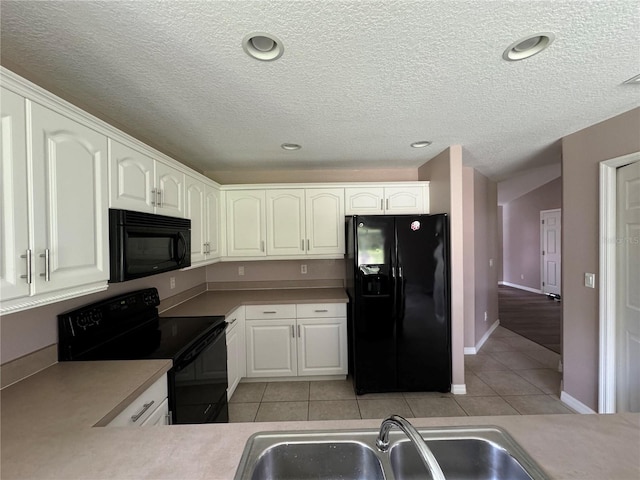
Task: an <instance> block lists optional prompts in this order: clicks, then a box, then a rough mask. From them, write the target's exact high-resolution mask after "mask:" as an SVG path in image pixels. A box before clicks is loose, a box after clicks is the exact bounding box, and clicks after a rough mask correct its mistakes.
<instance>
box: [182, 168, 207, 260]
mask: <svg viewBox="0 0 640 480" xmlns="http://www.w3.org/2000/svg"><path fill="white" fill-rule="evenodd" d="M185 186H186V199H185V206H186V217H187V218H189V219H190V220H191V264H192V265H193V264H195V263H200V262H203V261H204V260H205V258H206V252H207V248H206V245H205V244H206V241H205V238H204V234H205V228H204V224H205V222H206V218H205V208H204V196H205V193H204V183H202V182H201V181H200V180H197V179H195V178H192V177H189V176H187V180H186V184H185Z"/></svg>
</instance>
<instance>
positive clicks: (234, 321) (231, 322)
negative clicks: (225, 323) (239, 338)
mask: <svg viewBox="0 0 640 480" xmlns="http://www.w3.org/2000/svg"><path fill="white" fill-rule="evenodd" d="M236 320H237V318H234V319H233V320H231V321H230V322H229V325H233V324H234V323H236Z"/></svg>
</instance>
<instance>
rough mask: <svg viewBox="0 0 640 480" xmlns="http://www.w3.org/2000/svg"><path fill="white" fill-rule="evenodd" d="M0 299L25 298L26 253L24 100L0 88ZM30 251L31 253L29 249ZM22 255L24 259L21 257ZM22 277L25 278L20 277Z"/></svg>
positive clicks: (27, 293)
mask: <svg viewBox="0 0 640 480" xmlns="http://www.w3.org/2000/svg"><path fill="white" fill-rule="evenodd" d="M0 108H1V116H2V123H0V129H1V130H0V142H1V143H0V155H1V157H0V161H1V162H2V163H1V164H0V185H2V193H1V194H0V198H1V199H2V205H1V207H0V215H2V217H0V231H1V232H2V243H0V298H1V299H2V300H8V299H10V298H19V297H26V296H28V295H29V293H30V286H29V284H28V283H27V278H26V276H27V258H26V255H28V254H29V253H28V252H27V250H28V249H29V230H28V228H29V221H28V218H29V217H28V213H29V211H28V204H27V154H26V147H27V140H26V123H25V100H24V98H22V97H21V96H19V95H16V94H15V93H13V92H11V91H9V90H6V89H4V88H2V89H0ZM31 254H33V252H31ZM22 255H24V256H25V258H22ZM32 259H33V258H32ZM22 276H25V278H22Z"/></svg>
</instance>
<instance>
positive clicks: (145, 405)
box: [131, 400, 156, 423]
mask: <svg viewBox="0 0 640 480" xmlns="http://www.w3.org/2000/svg"><path fill="white" fill-rule="evenodd" d="M155 402H156V401H155V400H151V401H150V402H149V403H145V404H144V405H143V406H142V410H140V412H139V413H136V414H135V415H131V420H133V422H134V423H135V422H137V421H138V420H139V419H140V417H141V416H142V415H144V412H146V411H147V410H149V409H150V408H151V405H153V404H154V403H155Z"/></svg>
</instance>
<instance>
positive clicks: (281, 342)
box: [245, 319, 298, 378]
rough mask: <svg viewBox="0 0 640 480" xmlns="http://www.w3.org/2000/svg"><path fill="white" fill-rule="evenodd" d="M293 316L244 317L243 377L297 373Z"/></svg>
mask: <svg viewBox="0 0 640 480" xmlns="http://www.w3.org/2000/svg"><path fill="white" fill-rule="evenodd" d="M295 324H296V321H295V320H294V319H280V320H247V321H246V322H245V325H246V329H245V332H246V337H247V377H250V378H251V377H292V376H295V375H297V370H298V368H297V363H296V339H295Z"/></svg>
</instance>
